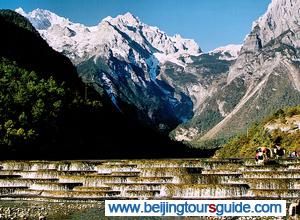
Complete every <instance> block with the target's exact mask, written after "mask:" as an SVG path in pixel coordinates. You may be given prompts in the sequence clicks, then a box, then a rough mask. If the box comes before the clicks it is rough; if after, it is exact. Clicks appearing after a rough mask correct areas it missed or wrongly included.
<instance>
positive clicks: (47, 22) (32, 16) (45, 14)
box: [15, 8, 70, 30]
mask: <svg viewBox="0 0 300 220" xmlns="http://www.w3.org/2000/svg"><path fill="white" fill-rule="evenodd" d="M15 11H16V12H17V13H19V14H21V15H23V16H24V17H26V18H28V19H29V21H30V22H31V23H32V25H33V26H34V27H35V28H36V29H38V30H46V29H48V28H49V27H51V26H52V25H55V24H58V25H67V24H69V23H70V22H69V20H68V19H66V18H63V17H60V16H58V15H56V14H55V13H52V12H51V11H48V10H44V9H40V8H37V9H35V10H33V11H32V12H29V13H26V12H25V11H24V10H23V9H22V8H17V9H16V10H15Z"/></svg>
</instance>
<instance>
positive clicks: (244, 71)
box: [29, 0, 300, 147]
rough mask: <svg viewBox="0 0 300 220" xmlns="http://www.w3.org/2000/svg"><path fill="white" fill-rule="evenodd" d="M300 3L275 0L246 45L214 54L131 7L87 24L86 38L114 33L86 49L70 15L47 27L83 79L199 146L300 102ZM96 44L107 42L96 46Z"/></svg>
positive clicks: (46, 34)
mask: <svg viewBox="0 0 300 220" xmlns="http://www.w3.org/2000/svg"><path fill="white" fill-rule="evenodd" d="M298 8H299V3H298V2H297V1H292V0H290V1H287V0H273V1H272V2H271V4H270V5H269V7H268V10H267V12H266V13H265V14H264V15H263V16H262V17H261V18H259V19H258V20H257V21H256V22H254V23H253V28H252V31H251V32H250V33H249V34H248V35H247V36H246V38H245V41H244V43H243V45H242V46H241V45H229V46H225V47H221V48H217V49H215V50H213V51H210V52H209V53H203V52H202V51H201V49H200V48H199V46H198V45H197V44H196V43H195V42H193V41H191V40H184V39H182V38H181V37H180V36H174V37H169V36H167V35H166V34H165V33H164V32H162V31H160V30H159V29H157V28H156V27H152V26H148V25H146V24H144V23H142V22H141V21H140V20H139V19H138V18H136V17H134V16H133V15H132V14H130V13H127V14H125V15H120V16H117V17H116V18H112V17H107V18H105V19H103V20H102V21H101V22H100V23H99V25H98V26H94V27H92V28H90V30H86V29H84V28H83V27H82V26H81V28H83V29H81V30H82V33H85V32H84V31H86V33H87V35H86V36H88V35H89V34H90V33H91V32H95V31H96V32H97V30H99V29H100V30H102V31H100V32H101V33H107V34H105V36H101V38H96V39H97V40H96V41H95V42H93V41H91V39H92V38H89V37H86V38H85V39H84V41H85V44H86V48H83V49H82V48H81V49H78V48H77V47H76V45H75V46H74V45H72V43H70V42H72V39H74V38H76V35H77V34H78V33H76V31H75V33H74V32H72V31H74V30H72V28H69V27H71V26H72V25H74V24H72V23H68V22H69V21H68V22H65V23H67V25H65V26H56V25H53V26H50V27H48V29H47V30H40V31H39V32H40V33H41V35H42V36H44V38H45V39H46V40H47V41H48V42H49V43H50V45H51V44H57V43H59V44H61V45H62V47H61V48H60V49H59V50H60V51H61V52H62V53H63V54H65V55H67V56H68V57H69V58H71V59H72V60H73V63H75V64H76V65H77V69H78V70H79V72H80V76H81V77H82V78H83V80H84V81H85V82H86V83H89V84H92V85H93V86H94V87H95V88H98V89H99V90H101V89H102V90H103V91H104V92H105V93H106V94H107V95H108V96H109V97H110V99H111V100H112V102H114V103H115V105H116V106H117V108H119V109H120V110H121V111H125V112H126V107H124V106H127V105H129V106H132V107H133V109H134V110H133V115H137V117H138V118H140V120H141V121H147V123H150V124H152V125H153V126H154V127H156V128H158V129H160V130H164V131H166V132H169V131H171V130H172V129H174V128H175V130H174V131H172V133H171V137H172V138H174V139H176V140H179V141H187V142H189V144H191V145H192V146H196V147H197V146H199V145H201V144H199V143H202V142H205V141H207V140H211V139H216V140H218V139H227V138H229V137H231V136H232V135H234V134H235V133H237V132H240V131H242V130H245V129H246V128H247V127H248V126H249V125H250V124H251V123H253V122H254V121H256V120H260V119H262V118H263V117H265V116H266V115H267V114H269V113H270V112H271V111H274V110H275V109H278V108H281V107H284V106H286V105H296V104H298V103H299V102H300V98H299V89H298V88H300V84H299V79H300V76H299V71H298V69H299V65H298V63H297V62H298V60H299V51H298V49H297V48H299V39H300V37H299V36H300V35H299V26H298V25H297V24H299V21H298V20H297V18H294V17H295V16H294V15H297V14H298V11H297V9H298ZM29 19H30V18H29ZM66 20H67V19H66ZM68 25H71V26H68ZM78 25H79V24H77V26H78ZM78 27H79V26H78ZM79 29H80V28H79ZM105 31H106V32H105ZM96 32H95V33H96ZM100 32H99V33H100ZM51 35H53V36H52V37H51ZM100 35H101V34H100ZM57 36H60V37H57ZM56 38H57V39H56ZM61 39H63V40H61ZM56 40H59V41H60V42H57V41H56ZM99 41H101V42H100V43H99ZM95 43H96V45H98V46H99V47H96V48H88V47H89V46H91V45H92V46H93V45H95ZM62 48H63V49H62ZM85 49H86V50H85ZM78 50H79V52H78ZM83 51H90V52H88V53H85V54H84V52H83ZM216 146H218V145H215V147H216Z"/></svg>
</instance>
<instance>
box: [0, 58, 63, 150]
mask: <svg viewBox="0 0 300 220" xmlns="http://www.w3.org/2000/svg"><path fill="white" fill-rule="evenodd" d="M65 89H66V88H65V86H64V85H63V84H60V85H59V84H57V82H56V81H55V80H54V79H53V77H50V78H48V79H42V78H40V77H38V75H37V74H36V73H35V72H34V71H27V70H25V69H22V68H19V67H18V66H17V65H16V63H12V62H10V61H8V60H6V59H2V60H0V103H1V104H0V115H1V120H0V144H1V145H4V146H8V147H10V146H15V145H18V144H25V143H28V144H29V143H31V142H32V141H33V140H35V139H36V138H37V137H38V136H39V135H40V127H41V126H46V127H53V129H55V127H54V125H55V124H56V120H57V117H58V116H59V114H60V112H61V110H62V108H63V107H64V106H63V105H64V104H65V100H64V99H65V93H66V91H65ZM48 122H51V123H48Z"/></svg>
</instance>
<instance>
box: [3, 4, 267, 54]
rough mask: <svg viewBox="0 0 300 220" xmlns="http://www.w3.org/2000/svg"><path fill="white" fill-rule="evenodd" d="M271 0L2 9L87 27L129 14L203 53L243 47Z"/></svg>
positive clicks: (7, 5) (36, 6)
mask: <svg viewBox="0 0 300 220" xmlns="http://www.w3.org/2000/svg"><path fill="white" fill-rule="evenodd" d="M270 2H271V0H0V8H10V9H15V8H17V7H22V8H23V9H24V10H25V11H26V12H28V11H32V10H33V9H35V8H42V9H48V10H50V11H52V12H55V13H56V14H58V15H60V16H63V17H67V18H69V19H70V20H71V21H74V22H79V23H82V24H85V25H96V24H98V23H99V22H100V20H101V19H103V18H104V17H106V16H109V15H110V16H112V17H114V16H116V15H118V14H123V13H126V12H131V13H132V14H134V15H136V16H138V17H139V18H140V20H141V21H142V22H144V23H146V24H149V25H153V26H157V27H159V28H160V29H161V30H162V31H164V32H166V33H167V34H168V35H174V34H176V33H178V34H180V35H181V36H183V37H185V38H192V39H194V40H196V42H197V43H198V44H199V45H200V47H201V49H202V50H204V51H209V50H212V49H214V48H216V47H219V46H223V45H227V44H231V43H234V44H240V43H242V42H243V39H244V37H245V35H246V34H248V33H249V31H250V30H251V25H252V22H253V21H254V20H256V19H257V18H258V17H260V16H261V15H262V14H263V13H264V12H265V11H266V9H267V6H268V4H269V3H270Z"/></svg>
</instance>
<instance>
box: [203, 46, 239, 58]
mask: <svg viewBox="0 0 300 220" xmlns="http://www.w3.org/2000/svg"><path fill="white" fill-rule="evenodd" d="M242 46H243V45H241V44H229V45H226V46H223V47H219V48H216V49H214V50H213V51H210V52H209V54H212V55H218V56H219V59H221V60H235V59H236V58H237V57H238V55H239V53H240V51H241V48H242Z"/></svg>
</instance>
